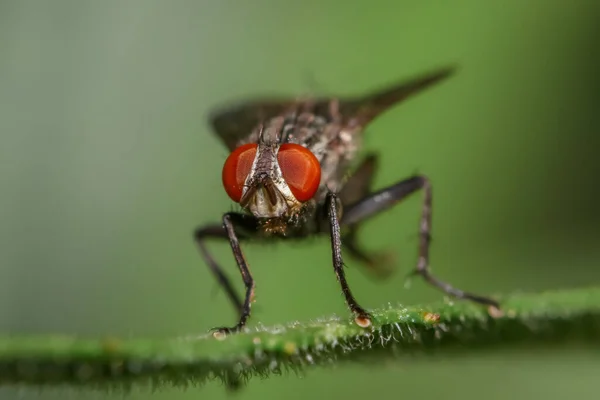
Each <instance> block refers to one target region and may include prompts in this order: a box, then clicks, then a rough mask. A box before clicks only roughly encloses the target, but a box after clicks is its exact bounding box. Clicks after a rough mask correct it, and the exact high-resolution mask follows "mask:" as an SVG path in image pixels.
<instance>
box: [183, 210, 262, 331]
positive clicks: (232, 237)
mask: <svg viewBox="0 0 600 400" xmlns="http://www.w3.org/2000/svg"><path fill="white" fill-rule="evenodd" d="M235 227H238V229H240V230H245V231H248V232H252V231H255V230H256V220H255V219H254V218H253V217H251V216H248V215H244V214H238V213H227V214H225V215H224V216H223V225H222V226H218V225H209V226H206V227H203V228H199V229H197V230H196V232H195V234H194V237H195V240H196V243H197V244H198V248H199V249H200V253H201V254H202V256H203V258H204V260H205V261H206V263H207V264H208V266H209V268H210V270H211V271H212V272H213V274H214V275H215V277H216V278H217V281H218V282H219V284H220V285H221V286H222V287H223V289H224V290H225V292H226V293H227V295H228V297H229V299H230V300H231V302H232V303H233V305H234V307H235V308H236V311H237V312H238V313H239V321H238V323H237V324H236V325H235V326H234V327H231V328H225V327H222V328H215V329H214V330H216V331H218V332H220V333H222V334H227V333H232V332H238V331H240V330H241V329H242V328H243V327H244V325H245V324H246V320H247V319H248V317H250V303H251V302H252V299H253V297H254V279H253V278H252V274H251V273H250V269H249V268H248V264H247V263H246V259H245V257H244V254H243V253H242V249H241V248H240V241H239V238H238V235H237V234H236V231H235ZM207 238H221V239H229V243H230V245H231V250H232V252H233V255H234V257H235V261H236V263H237V265H238V269H239V270H240V274H241V275H242V280H243V281H244V286H245V288H246V295H245V297H244V300H243V301H241V300H240V297H239V296H238V294H237V292H236V291H235V290H234V289H233V286H232V285H231V282H230V281H229V279H228V278H227V276H226V275H225V273H224V272H223V269H222V268H221V267H220V266H219V265H218V264H217V263H216V261H215V260H214V258H213V257H212V256H211V255H210V254H209V252H208V250H207V249H206V245H205V243H204V241H205V239H207Z"/></svg>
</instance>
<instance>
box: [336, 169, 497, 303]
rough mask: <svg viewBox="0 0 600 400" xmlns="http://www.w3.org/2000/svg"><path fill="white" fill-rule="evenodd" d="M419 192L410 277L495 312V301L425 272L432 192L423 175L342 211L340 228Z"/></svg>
mask: <svg viewBox="0 0 600 400" xmlns="http://www.w3.org/2000/svg"><path fill="white" fill-rule="evenodd" d="M420 189H422V190H423V192H424V196H425V197H424V199H423V208H422V212H421V222H420V224H419V260H418V262H417V267H416V269H415V270H414V274H419V275H421V276H422V277H423V279H425V281H427V282H428V283H429V284H431V285H433V286H435V287H437V288H438V289H440V290H442V291H443V292H444V293H446V294H448V295H450V296H453V297H456V298H459V299H468V300H471V301H474V302H476V303H480V304H484V305H488V306H493V307H496V308H499V304H498V302H497V301H495V300H493V299H490V298H488V297H484V296H479V295H476V294H473V293H469V292H465V291H463V290H459V289H457V288H455V287H453V286H451V285H450V284H448V283H446V282H444V281H442V280H440V279H438V278H437V277H435V276H434V275H433V274H432V273H431V271H430V270H429V244H430V242H431V235H430V232H431V203H432V188H431V183H430V181H429V179H428V178H427V177H426V176H423V175H417V176H413V177H411V178H408V179H405V180H403V181H400V182H398V183H396V184H395V185H392V186H389V187H387V188H384V189H382V190H379V191H377V192H375V193H373V194H371V195H369V196H367V197H365V198H364V199H362V200H360V201H358V202H356V203H354V204H352V205H350V206H349V207H347V209H346V210H345V211H344V215H343V217H342V220H341V221H340V222H341V225H342V226H348V225H353V224H355V223H357V222H359V221H362V220H364V219H366V218H368V217H370V216H372V215H374V214H378V213H380V212H382V211H384V210H387V209H389V208H390V207H392V206H393V205H395V204H396V203H398V202H399V201H401V200H402V199H404V198H406V197H407V196H408V195H410V194H412V193H414V192H416V191H417V190H420Z"/></svg>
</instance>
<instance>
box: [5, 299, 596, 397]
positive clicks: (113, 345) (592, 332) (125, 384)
mask: <svg viewBox="0 0 600 400" xmlns="http://www.w3.org/2000/svg"><path fill="white" fill-rule="evenodd" d="M501 300H502V313H498V312H497V310H496V312H488V310H487V309H485V308H482V307H481V306H478V305H475V304H472V303H468V302H463V301H461V302H445V303H436V304H431V305H427V306H411V307H403V306H399V307H388V308H386V309H378V310H372V315H373V321H372V325H371V326H370V327H368V328H361V327H359V326H358V325H356V323H355V322H354V320H353V319H352V318H351V317H350V316H348V317H346V318H336V317H333V318H323V319H317V320H315V321H311V322H305V323H299V322H298V323H292V324H288V325H282V326H274V327H258V328H248V329H246V331H245V332H242V333H239V334H235V335H230V336H227V337H225V338H221V339H218V338H215V337H214V336H213V335H211V334H202V335H198V336H196V337H182V338H174V339H168V340H158V339H144V338H138V339H118V338H101V339H89V338H77V337H66V336H43V335H42V336H4V337H0V384H1V385H3V386H7V385H13V384H18V385H20V386H22V385H28V386H42V387H47V386H64V385H67V386H77V387H81V386H83V387H95V388H106V389H111V388H119V389H126V388H129V387H131V386H132V385H150V386H151V387H153V388H157V387H163V386H169V385H188V384H192V385H197V384H201V383H204V382H206V381H209V380H213V379H218V380H222V381H223V382H225V383H226V384H227V385H228V387H230V388H235V387H239V386H240V384H241V383H243V382H245V381H246V380H247V379H248V378H250V377H252V376H255V375H261V376H268V375H269V374H272V373H277V374H279V373H282V372H285V371H287V370H302V371H303V370H305V369H308V368H309V367H311V366H313V365H319V364H331V363H333V364H342V363H344V362H348V361H353V362H357V361H358V362H361V363H368V362H376V363H379V362H382V361H384V360H385V359H387V358H390V357H394V358H397V359H399V362H401V360H402V358H403V357H405V356H407V355H408V354H411V355H414V354H427V353H433V354H438V353H440V352H444V351H446V352H448V351H449V352H451V353H461V354H464V353H469V352H476V351H479V350H480V349H483V348H492V347H495V348H498V347H504V348H509V347H517V346H522V345H523V344H527V345H528V346H532V345H543V346H548V345H555V346H566V345H568V344H570V343H574V342H575V343H580V344H588V345H590V344H595V345H597V344H599V343H600V288H584V289H572V290H564V291H555V292H546V293H536V294H514V295H511V296H507V297H505V298H504V299H501Z"/></svg>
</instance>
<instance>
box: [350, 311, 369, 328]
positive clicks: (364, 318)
mask: <svg viewBox="0 0 600 400" xmlns="http://www.w3.org/2000/svg"><path fill="white" fill-rule="evenodd" d="M354 322H355V323H356V325H358V326H360V327H361V328H368V327H369V326H371V315H370V314H369V313H367V312H364V311H363V312H360V313H356V317H355V318H354Z"/></svg>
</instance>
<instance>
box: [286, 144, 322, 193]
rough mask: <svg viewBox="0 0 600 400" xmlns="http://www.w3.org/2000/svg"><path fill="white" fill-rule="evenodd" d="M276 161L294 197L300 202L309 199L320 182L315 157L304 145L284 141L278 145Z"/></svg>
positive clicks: (319, 173)
mask: <svg viewBox="0 0 600 400" xmlns="http://www.w3.org/2000/svg"><path fill="white" fill-rule="evenodd" d="M277 162H279V168H280V169H281V174H282V175H283V179H285V181H286V183H287V184H288V186H289V187H290V190H291V191H292V194H293V195H294V197H295V198H296V199H297V200H298V201H301V202H304V201H307V200H310V199H311V198H312V197H313V196H314V195H315V193H316V191H317V189H318V188H319V183H320V182H321V166H320V165H319V160H317V157H315V155H314V154H313V153H312V152H311V151H310V150H308V149H307V148H306V147H303V146H300V145H299V144H294V143H285V144H282V145H281V147H279V152H278V153H277Z"/></svg>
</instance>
